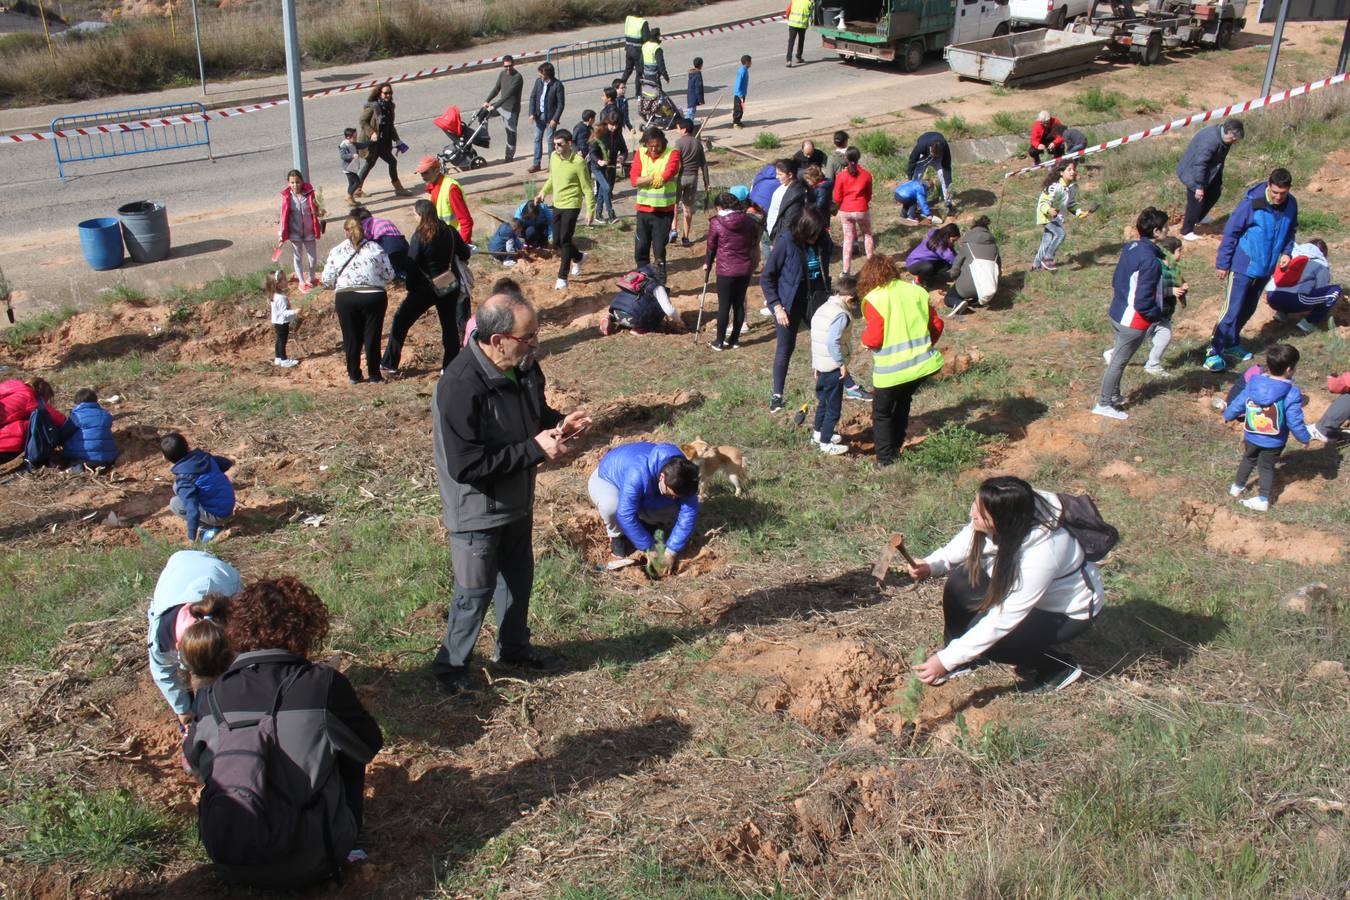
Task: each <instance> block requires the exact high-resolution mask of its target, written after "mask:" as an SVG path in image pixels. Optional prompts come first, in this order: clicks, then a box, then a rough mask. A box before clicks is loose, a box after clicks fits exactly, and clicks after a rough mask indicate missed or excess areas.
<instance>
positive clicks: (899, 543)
mask: <svg viewBox="0 0 1350 900" xmlns="http://www.w3.org/2000/svg"><path fill="white" fill-rule="evenodd" d="M897 551H898V552H899V553H900V556H901V557H903V558H904V560H905V562H906V563H908V564H909V566H910V567H911V568H912V567H914V566H917V565H918V564H919V563H918V561H917V560H915V559H914V557H913V556H911V555H910V552H909V550H908V549H906V547H905V536H904V535H903V534H893V535H891V539H890V541H889V542H888V543H887V544H886V549H884V550H882V551H881V557H880V558H879V559H877V564H876V566H874V567H873V568H872V577H873V578H875V579H876V580H877V584H878V585H880V584H882V583H883V582H885V581H886V573H887V572H889V571H890V569H891V561H892V560H893V559H895V554H896V552H897ZM909 589H910V590H911V591H916V590H918V589H919V583H918V582H917V581H916V582H914V584H912V585H910V588H909Z"/></svg>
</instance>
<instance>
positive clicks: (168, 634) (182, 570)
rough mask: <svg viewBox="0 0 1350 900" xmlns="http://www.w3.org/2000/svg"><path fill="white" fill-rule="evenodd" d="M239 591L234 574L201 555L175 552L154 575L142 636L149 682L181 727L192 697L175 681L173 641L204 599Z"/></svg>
mask: <svg viewBox="0 0 1350 900" xmlns="http://www.w3.org/2000/svg"><path fill="white" fill-rule="evenodd" d="M242 589H243V581H242V579H240V577H239V570H238V569H236V568H235V567H234V566H232V565H230V564H229V563H227V562H223V561H221V560H219V559H216V558H215V557H214V556H212V555H211V554H209V553H205V552H203V551H201V550H179V551H178V552H177V553H175V554H174V555H173V556H170V557H169V561H168V562H167V563H166V564H165V566H164V571H162V572H160V573H159V580H158V581H156V582H155V594H154V597H153V598H152V599H151V601H150V609H149V610H148V612H147V614H146V616H147V619H148V622H147V625H148V628H147V629H146V635H145V643H146V647H147V649H148V650H149V655H150V677H151V678H153V679H154V681H155V687H157V688H159V692H160V693H161V694H163V695H164V699H165V700H167V701H168V703H169V706H170V707H172V708H173V712H174V715H176V716H177V717H178V721H179V722H180V723H182V724H183V726H184V727H186V726H188V725H190V724H192V693H191V691H189V690H188V688H187V686H186V685H185V684H184V683H183V682H182V680H181V679H180V677H179V666H178V640H179V638H181V637H182V636H183V632H184V631H186V630H187V629H188V628H189V627H190V626H191V625H192V624H194V623H195V622H196V621H197V619H196V618H195V617H194V616H193V615H192V612H191V609H190V608H191V606H192V605H193V604H195V603H198V602H200V601H201V600H202V599H203V598H204V597H206V596H207V595H208V594H220V595H222V596H226V597H229V596H233V595H234V594H237V593H239V591H240V590H242Z"/></svg>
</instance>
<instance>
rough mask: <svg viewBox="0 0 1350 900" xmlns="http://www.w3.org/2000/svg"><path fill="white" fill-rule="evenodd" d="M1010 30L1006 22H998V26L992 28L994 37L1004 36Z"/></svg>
mask: <svg viewBox="0 0 1350 900" xmlns="http://www.w3.org/2000/svg"><path fill="white" fill-rule="evenodd" d="M1010 30H1011V29H1009V28H1008V23H1007V22H1000V23H999V25H998V27H997V28H995V29H994V37H1006V36H1007V34H1008V32H1009V31H1010Z"/></svg>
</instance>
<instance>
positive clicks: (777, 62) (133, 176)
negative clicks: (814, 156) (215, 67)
mask: <svg viewBox="0 0 1350 900" xmlns="http://www.w3.org/2000/svg"><path fill="white" fill-rule="evenodd" d="M731 5H732V4H717V5H713V6H710V7H705V8H704V9H703V10H702V15H704V16H706V18H704V19H703V20H702V22H703V23H704V24H712V23H714V22H717V21H724V20H727V19H729V18H734V16H732V15H729V14H728V7H729V6H731ZM735 5H736V6H737V7H738V8H743V7H744V5H745V4H735ZM779 6H781V4H777V3H775V4H773V6H772V7H771V8H770V9H766V10H759V9H754V10H750V12H751V13H752V14H754V13H758V12H764V13H771V12H776V11H778V7H779ZM591 31H592V32H593V29H592V30H591ZM578 35H579V36H589V33H588V32H579V33H578ZM568 39H569V36H568V35H559V34H550V35H543V36H525V37H522V38H518V39H516V40H515V41H513V42H512V43H513V44H515V45H518V46H523V47H540V46H547V45H549V44H558V43H564V42H566V41H567V40H568ZM807 44H808V52H807V59H808V63H807V64H806V65H804V66H800V67H794V68H791V69H787V68H785V67H784V65H783V61H782V54H783V51H784V48H785V45H786V27H785V26H784V25H782V24H781V23H774V24H769V25H761V26H757V27H753V28H748V29H744V30H738V31H731V32H727V33H722V34H716V35H709V36H704V37H698V38H689V39H684V40H678V41H672V42H671V43H669V44H668V45H667V48H666V52H667V67H668V68H669V70H670V71H671V74H672V82H671V88H672V93H673V94H674V95H675V97H676V99H677V101H680V100H682V99H683V95H684V86H685V72H686V70H687V69H688V67H689V63H690V60H691V59H692V58H693V57H694V56H702V57H703V58H704V60H705V64H704V78H705V82H706V92H707V98H708V106H711V105H712V104H713V103H714V102H716V98H717V96H718V94H719V93H720V92H722V91H723V89H726V99H725V100H724V102H723V104H722V108H721V111H720V112H719V114H718V115H717V117H716V118H714V120H713V121H712V122H711V123H710V125H709V126H708V133H709V134H711V135H714V136H716V137H718V138H719V139H721V140H723V141H724V142H728V143H731V142H737V143H748V142H749V141H750V140H752V139H753V137H754V135H755V134H756V133H757V132H759V131H761V130H766V131H773V132H775V133H777V134H780V135H784V136H787V135H800V134H805V133H809V132H812V131H813V130H814V131H816V132H817V133H820V134H828V132H829V131H830V130H833V128H835V127H837V126H838V124H839V123H841V122H846V121H847V120H848V119H849V118H851V117H853V116H858V115H869V114H871V115H875V114H878V113H885V112H890V111H892V110H896V109H901V108H905V107H910V106H919V105H922V104H924V103H928V102H934V101H937V100H940V99H943V98H949V97H954V96H958V95H963V94H969V93H973V92H978V91H983V90H987V88H986V87H985V86H982V85H975V84H968V83H962V82H959V81H957V79H956V78H955V76H953V75H952V74H951V73H950V72H949V71H948V70H947V67H946V65H945V64H944V63H943V62H942V61H941V59H940V58H936V57H935V58H932V59H930V60H929V63H928V65H927V66H926V67H925V69H924V70H922V71H921V72H919V73H917V74H914V75H903V74H900V73H899V72H898V71H896V70H893V69H888V68H885V67H876V68H865V67H859V66H854V65H845V64H842V63H840V62H838V61H837V60H836V59H834V58H833V57H832V56H831V57H826V56H825V54H824V51H823V50H822V49H821V48H820V41H819V38H817V37H813V36H812V37H808V42H807ZM743 53H749V54H751V55H752V56H753V57H754V58H755V64H754V67H753V68H752V71H751V89H750V102H749V104H748V105H747V116H746V126H747V127H746V128H745V130H744V131H741V132H733V131H732V129H731V127H730V115H729V107H730V84H731V81H732V79H733V78H734V77H735V72H736V68H737V66H738V65H739V58H740V56H741V54H743ZM482 55H486V54H484V53H483V52H481V51H480V52H475V51H468V52H466V53H464V54H460V58H473V57H476V56H482ZM534 65H535V64H528V65H527V66H525V67H523V71H524V73H525V74H526V76H527V77H526V92H527V95H528V91H529V88H530V85H531V84H532V83H533V78H534V75H535V73H534ZM495 78H496V71H495V70H492V71H479V72H468V73H463V74H457V75H452V76H448V77H444V78H438V79H433V80H428V81H423V82H415V83H410V84H403V85H398V86H396V87H395V100H396V102H397V104H398V124H399V131H400V133H401V135H402V137H403V140H404V141H405V142H406V143H407V144H408V145H409V146H410V148H411V149H410V152H409V153H408V155H406V156H405V157H403V158H402V160H403V161H402V162H401V165H400V172H401V174H402V178H403V182H404V184H405V185H406V186H410V187H411V186H415V185H416V184H417V183H418V179H417V176H416V175H415V174H413V171H412V170H413V167H414V166H415V164H416V161H417V159H418V158H419V157H420V156H421V155H422V154H424V153H430V152H434V151H436V150H438V149H440V147H441V146H443V144H444V143H445V141H444V137H443V136H442V135H441V133H440V132H439V130H438V129H436V128H435V127H434V126H433V125H432V124H431V120H432V119H433V118H435V117H436V116H438V115H440V113H441V112H442V111H443V110H444V109H445V107H446V106H448V105H450V104H457V105H459V106H460V107H461V108H462V109H466V110H469V109H472V108H474V107H475V106H476V105H477V104H479V103H481V101H482V99H483V98H484V97H485V96H486V95H487V92H488V90H489V89H490V87H491V85H492V83H493V81H494V80H495ZM609 80H610V78H609V77H603V78H591V79H587V80H584V81H573V82H568V83H567V109H566V113H565V114H564V124H565V125H566V126H568V127H571V126H572V125H573V124H575V122H576V121H577V119H578V118H579V116H580V114H581V111H582V110H583V109H586V108H591V109H597V110H598V109H599V108H600V106H601V89H602V88H603V87H604V86H605V85H606V84H608V82H609ZM338 83H341V82H338ZM527 99H528V97H527ZM363 100H364V97H362V96H360V95H354V94H349V95H342V96H336V97H329V98H323V99H317V100H313V101H310V102H308V103H306V105H305V118H306V123H307V131H308V147H309V159H310V167H311V173H312V176H313V181H314V182H315V184H316V186H318V187H320V188H321V189H322V190H323V192H324V195H325V200H326V205H327V208H328V210H329V212H330V214H340V213H341V212H342V211H344V210H345V208H346V203H345V199H344V197H345V184H346V182H345V179H344V176H343V175H342V172H341V170H340V167H339V164H338V158H337V145H338V142H339V141H340V140H341V134H342V129H343V128H346V127H352V126H355V125H356V122H357V118H358V116H359V114H360V110H361V105H362V103H363ZM147 102H154V101H153V98H147ZM634 106H636V104H634ZM633 112H634V117H635V118H636V108H634V110H633ZM492 136H493V147H492V149H491V150H489V151H487V153H486V156H487V157H488V159H489V160H490V161H492V163H493V164H492V165H490V166H489V167H487V168H485V169H482V170H479V171H477V172H474V173H472V174H467V175H464V176H462V177H461V182H462V183H463V184H464V186H465V189H466V190H467V191H469V192H471V194H472V193H478V194H480V195H481V194H483V192H487V194H486V195H487V196H488V197H491V198H493V199H497V200H499V201H500V206H499V207H498V208H499V209H500V208H501V207H503V206H505V205H507V204H509V203H510V202H512V201H518V198H520V197H522V196H523V195H524V190H525V187H524V182H525V180H526V178H527V176H526V175H525V168H526V167H527V166H528V165H529V159H528V150H529V147H528V145H522V146H521V147H520V148H518V150H517V154H518V155H517V160H516V161H515V162H514V163H513V164H511V165H502V164H501V163H500V160H501V154H502V149H501V147H502V139H503V132H502V130H501V127H500V123H499V122H497V123H494V127H493V131H492ZM525 137H526V135H525V133H524V132H522V138H525ZM529 137H530V138H532V134H530V135H529ZM211 138H212V150H213V153H214V156H215V161H214V162H210V161H208V160H207V159H206V158H205V153H204V152H202V149H203V148H196V149H193V150H181V151H168V152H163V153H156V154H148V155H144V156H131V157H121V158H117V159H110V160H101V161H98V162H86V163H77V164H75V165H74V166H72V167H70V168H69V169H68V176H70V177H68V180H67V181H65V182H62V181H61V180H60V179H59V178H58V177H57V175H56V165H55V162H54V159H53V153H52V149H51V148H50V147H49V146H46V145H43V144H19V145H9V146H5V147H0V160H3V161H4V162H5V164H6V170H7V171H8V173H9V175H10V176H11V178H10V180H9V182H8V184H7V185H6V190H5V192H4V193H3V195H0V216H3V218H4V220H5V221H7V222H10V223H14V225H15V226H17V227H12V228H11V229H10V232H9V234H10V238H9V239H8V240H7V241H5V242H4V244H3V246H0V267H3V269H4V271H5V272H6V274H7V275H8V276H9V280H10V282H11V283H12V284H13V285H14V286H15V287H16V288H17V289H18V291H19V293H18V295H17V296H18V307H19V309H20V311H21V313H23V312H31V311H32V310H33V309H35V308H45V307H52V306H59V305H63V304H71V303H73V304H74V305H76V306H84V305H88V304H89V303H91V302H94V301H95V300H96V299H97V297H98V294H99V292H100V291H101V290H103V289H106V288H107V287H109V286H111V285H114V284H116V283H118V282H119V281H125V282H126V283H127V284H128V285H130V286H133V287H136V288H138V289H140V290H143V291H147V292H154V291H159V290H164V289H167V288H169V287H171V286H173V285H175V284H188V283H192V282H200V281H204V280H207V279H209V278H211V277H215V276H216V275H219V274H222V273H225V272H239V271H249V270H255V269H260V268H263V267H265V266H266V265H268V263H269V257H270V254H271V250H272V247H273V246H274V238H273V235H274V233H275V227H276V216H277V211H278V209H279V192H280V191H281V189H282V187H283V186H284V183H285V173H286V171H287V170H288V169H289V168H291V144H290V132H289V124H288V112H287V109H286V108H285V107H280V108H276V109H272V110H267V111H262V112H257V113H253V114H250V115H246V116H242V117H239V118H233V119H227V120H224V121H220V122H213V123H212V127H211ZM522 154H524V155H525V159H523V160H522V159H521V155H522ZM367 188H368V189H373V191H371V190H368V193H371V194H372V196H371V197H370V200H369V205H370V206H371V207H372V208H373V209H374V210H376V211H377V213H379V214H387V215H391V216H392V217H393V218H395V220H396V221H398V220H400V219H405V220H406V218H407V216H408V215H409V213H405V212H404V211H403V208H404V207H407V206H408V205H410V201H408V200H395V198H394V197H393V196H392V192H391V191H390V188H389V181H388V177H387V174H386V169H385V167H384V166H383V164H380V165H379V166H378V167H377V168H376V169H375V171H373V172H372V173H371V175H370V178H369V181H368V183H367ZM630 197H631V191H628V192H626V196H623V197H622V199H623V200H626V201H627V204H626V205H627V208H628V209H629V210H631V208H632V207H631V199H629V198H630ZM147 199H148V200H157V201H161V202H164V203H165V204H166V205H167V207H168V210H169V216H170V223H171V227H172V231H173V240H174V245H175V250H174V253H173V255H172V256H171V257H170V258H169V259H167V260H164V261H162V262H159V263H152V264H147V265H131V264H129V263H128V265H127V266H124V267H123V268H122V269H118V270H113V271H110V272H94V271H93V270H91V269H90V268H89V267H88V265H87V264H86V263H85V262H84V260H83V257H82V255H81V250H80V246H79V238H78V234H77V231H76V228H75V225H76V223H78V222H80V221H82V220H84V219H88V218H91V217H95V216H104V215H114V214H115V212H116V209H117V207H118V206H120V205H122V204H124V203H128V202H132V201H135V200H147ZM479 202H480V201H479V200H476V199H474V198H473V197H471V199H470V205H471V207H472V208H474V209H475V210H476V209H477V207H478V204H479ZM622 210H623V204H621V205H620V211H621V213H622ZM492 227H495V222H492V221H491V220H490V219H488V217H486V216H482V217H480V218H479V225H478V227H477V228H476V231H475V238H476V240H478V241H480V242H483V243H485V242H486V237H487V233H488V232H489V231H490V229H491V228H492ZM340 239H341V236H340V231H339V230H338V229H336V228H331V229H330V231H329V234H328V235H327V236H326V237H325V239H324V241H323V242H321V245H320V255H321V256H323V255H325V254H326V251H327V249H328V247H330V246H331V245H332V244H334V243H336V242H337V241H338V240H340Z"/></svg>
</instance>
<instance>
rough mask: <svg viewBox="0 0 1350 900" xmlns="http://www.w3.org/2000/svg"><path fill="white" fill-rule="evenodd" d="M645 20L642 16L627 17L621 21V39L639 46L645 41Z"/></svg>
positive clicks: (646, 29)
mask: <svg viewBox="0 0 1350 900" xmlns="http://www.w3.org/2000/svg"><path fill="white" fill-rule="evenodd" d="M647 31H648V28H647V20H646V19H644V18H642V16H629V17H628V18H626V19H624V20H623V39H624V40H625V41H627V42H628V43H630V44H637V45H641V44H642V42H643V41H645V40H646V39H647Z"/></svg>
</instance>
